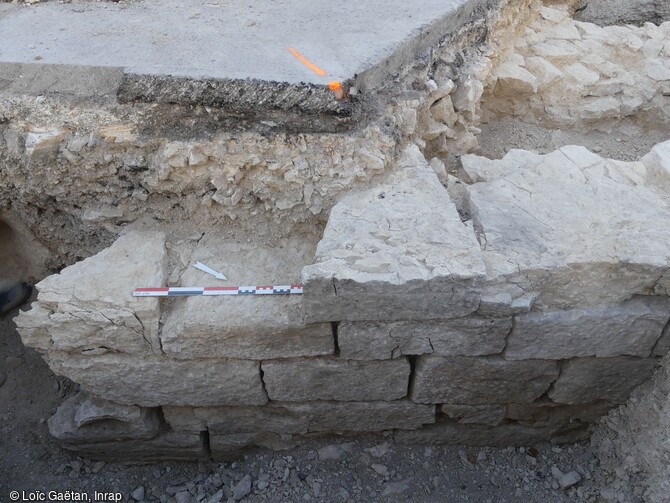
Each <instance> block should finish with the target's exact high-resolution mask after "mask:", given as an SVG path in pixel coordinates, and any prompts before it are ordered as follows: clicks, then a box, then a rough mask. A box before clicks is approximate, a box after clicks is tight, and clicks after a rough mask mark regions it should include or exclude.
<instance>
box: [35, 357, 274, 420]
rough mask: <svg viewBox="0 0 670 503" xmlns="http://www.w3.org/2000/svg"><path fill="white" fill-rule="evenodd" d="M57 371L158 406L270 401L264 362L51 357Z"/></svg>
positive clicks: (107, 393) (115, 396)
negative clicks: (262, 370) (261, 367)
mask: <svg viewBox="0 0 670 503" xmlns="http://www.w3.org/2000/svg"><path fill="white" fill-rule="evenodd" d="M45 359H46V360H47V363H48V364H49V366H50V367H51V368H52V370H53V371H54V372H56V374H59V375H63V376H66V377H67V378H68V379H71V380H73V381H74V382H76V383H79V384H81V385H82V387H83V388H84V389H86V390H88V391H90V392H92V393H93V394H95V395H98V396H100V397H102V398H104V399H106V400H112V401H114V402H119V403H122V404H135V405H141V406H144V407H156V406H159V405H163V404H173V405H200V406H205V405H262V404H264V403H265V402H267V397H266V395H265V392H264V391H263V385H262V383H261V377H260V371H259V363H258V362H253V361H246V360H215V359H208V360H197V361H193V360H173V359H171V358H166V357H160V356H150V357H144V358H139V357H133V356H129V355H124V354H120V353H107V354H103V355H96V356H91V355H88V356H87V355H79V354H67V353H62V352H50V353H48V354H47V355H46V356H45Z"/></svg>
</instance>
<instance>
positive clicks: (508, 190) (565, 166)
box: [462, 146, 670, 314]
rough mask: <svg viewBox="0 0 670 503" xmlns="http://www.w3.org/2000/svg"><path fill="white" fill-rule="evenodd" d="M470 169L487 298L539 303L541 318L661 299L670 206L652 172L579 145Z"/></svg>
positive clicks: (473, 160)
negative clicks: (658, 288) (640, 297)
mask: <svg viewBox="0 0 670 503" xmlns="http://www.w3.org/2000/svg"><path fill="white" fill-rule="evenodd" d="M462 162H463V171H464V175H465V176H468V177H469V178H470V179H472V180H473V181H475V182H479V183H474V184H473V185H470V186H469V187H468V193H469V201H468V205H469V210H470V214H471V215H472V219H473V222H474V225H475V228H476V229H477V230H478V235H479V239H480V241H481V242H482V248H483V251H482V256H483V258H484V262H485V264H486V269H487V275H488V281H487V287H486V289H485V290H486V291H490V292H495V293H496V294H498V295H500V294H504V293H505V292H506V293H509V294H510V295H511V296H512V298H518V297H520V296H521V294H525V295H536V298H535V304H534V309H536V310H542V309H567V308H583V307H588V306H601V305H607V304H610V305H611V304H617V303H620V302H622V301H625V300H627V299H629V298H630V297H631V296H632V295H634V294H648V293H649V292H650V291H653V290H654V286H655V285H656V284H657V282H658V278H659V277H661V276H662V275H663V274H664V273H665V271H667V268H668V263H670V248H668V246H667V243H668V242H670V201H668V198H667V196H666V193H664V192H663V191H662V190H661V189H660V188H659V187H658V186H657V185H656V183H655V182H654V179H653V178H650V177H649V175H648V172H647V169H646V167H645V164H643V163H641V162H631V163H624V162H618V161H612V160H608V159H603V158H601V157H600V156H598V155H596V154H593V153H592V152H589V151H588V150H587V149H585V148H583V147H577V146H567V147H562V148H560V149H559V150H556V151H554V152H552V153H550V154H546V155H537V154H533V153H531V152H524V151H518V150H512V151H510V153H508V154H507V155H506V156H505V157H504V158H503V159H502V160H500V161H494V160H490V159H484V158H477V157H475V156H463V159H462ZM622 208H626V211H622ZM649 222H654V225H653V226H650V225H649ZM498 314H501V311H500V310H499V311H498Z"/></svg>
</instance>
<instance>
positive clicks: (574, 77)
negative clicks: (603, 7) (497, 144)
mask: <svg viewBox="0 0 670 503" xmlns="http://www.w3.org/2000/svg"><path fill="white" fill-rule="evenodd" d="M616 3H617V4H619V5H623V4H625V3H626V2H624V3H622V2H616ZM538 13H539V15H538V17H537V19H535V20H534V21H533V22H532V23H530V24H529V25H528V26H526V27H525V28H524V29H523V31H522V32H521V33H520V36H519V38H518V39H517V40H516V42H515V44H514V50H513V51H512V52H511V53H510V54H509V55H507V56H505V55H503V57H502V58H500V59H498V60H497V61H496V63H495V65H494V66H495V70H494V71H493V72H492V73H491V74H490V76H489V78H488V80H487V82H486V86H485V87H486V89H487V91H486V93H485V95H484V96H483V98H482V100H483V104H482V106H483V108H484V109H485V111H486V112H485V113H484V114H483V115H484V119H485V120H491V119H493V118H495V117H502V116H515V117H518V118H520V119H522V120H523V121H526V122H535V123H538V124H542V125H544V126H545V127H560V128H568V129H575V128H582V129H598V130H602V131H608V132H611V131H613V130H616V129H621V130H623V131H625V128H626V127H628V128H629V129H630V128H632V129H631V131H637V130H666V129H667V128H668V126H669V125H670V108H669V107H668V96H669V95H670V87H669V84H668V82H670V47H668V43H667V40H668V36H669V34H670V22H665V23H662V24H660V26H657V25H655V24H652V23H645V24H644V25H643V26H641V27H636V26H605V27H600V26H597V25H595V24H591V23H586V22H581V21H576V20H574V19H573V18H572V17H571V16H570V12H569V10H568V9H567V7H561V6H551V7H541V8H539V10H538Z"/></svg>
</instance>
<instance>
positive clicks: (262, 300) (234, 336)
mask: <svg viewBox="0 0 670 503" xmlns="http://www.w3.org/2000/svg"><path fill="white" fill-rule="evenodd" d="M313 251H314V249H313V246H312V245H311V244H310V243H309V242H305V241H304V240H297V239H293V240H285V241H284V242H283V243H282V244H280V245H276V246H275V247H273V248H269V247H264V246H258V245H257V244H256V243H250V242H239V241H238V242H231V241H230V240H227V239H224V238H219V237H206V238H204V239H202V240H201V241H200V242H199V243H198V245H197V247H196V249H195V250H194V251H193V253H192V254H191V256H190V260H189V261H188V263H187V264H185V265H187V268H186V269H185V270H184V272H183V274H182V275H181V278H180V279H179V284H180V285H182V286H194V285H203V284H205V282H206V284H208V285H209V284H210V282H211V281H212V280H211V279H208V278H210V276H208V275H207V274H205V273H203V272H202V271H199V270H197V269H195V268H193V267H190V264H194V263H195V262H196V261H200V262H202V263H204V264H207V265H209V266H210V267H213V268H214V269H215V270H217V271H221V272H223V273H224V275H225V276H226V277H227V278H228V281H227V282H218V284H220V285H221V286H226V285H231V284H232V285H254V286H255V285H258V284H259V283H258V282H259V281H263V282H265V283H264V284H268V285H290V284H292V283H297V282H298V281H299V278H300V270H301V269H302V267H303V266H304V264H306V263H308V262H309V261H310V259H311V255H312V254H313ZM175 302H176V304H175V306H174V308H173V309H172V311H171V312H170V314H169V315H168V316H167V319H166V321H165V325H164V326H163V330H162V332H161V342H162V348H163V351H164V352H165V354H167V355H169V356H172V357H174V358H178V359H183V358H191V359H193V358H215V357H228V358H245V359H253V360H261V359H270V358H287V357H294V356H317V355H329V354H332V353H333V351H334V341H333V332H332V327H331V324H330V323H318V324H313V325H305V322H304V316H303V308H302V298H301V296H299V295H263V296H260V295H249V296H241V295H240V296H235V297H185V298H180V299H177V300H176V301H175Z"/></svg>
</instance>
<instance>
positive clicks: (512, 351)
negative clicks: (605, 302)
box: [505, 296, 670, 360]
mask: <svg viewBox="0 0 670 503" xmlns="http://www.w3.org/2000/svg"><path fill="white" fill-rule="evenodd" d="M668 320H670V298H667V297H644V296H640V297H636V298H634V299H632V300H630V301H627V302H624V303H623V304H621V305H617V306H606V307H599V308H590V309H571V310H567V311H551V312H546V313H542V312H534V313H528V314H524V315H519V316H517V317H516V318H515V322H514V329H513V330H512V332H511V334H510V336H509V338H508V340H507V347H506V348H505V358H507V359H511V360H528V359H532V358H540V359H548V360H562V359H569V358H574V357H578V356H598V357H611V356H619V355H630V356H642V357H646V356H649V355H650V354H651V351H652V348H653V347H654V346H655V344H656V342H657V341H658V340H659V338H660V337H661V333H662V332H663V328H664V327H665V325H666V323H667V322H668Z"/></svg>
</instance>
